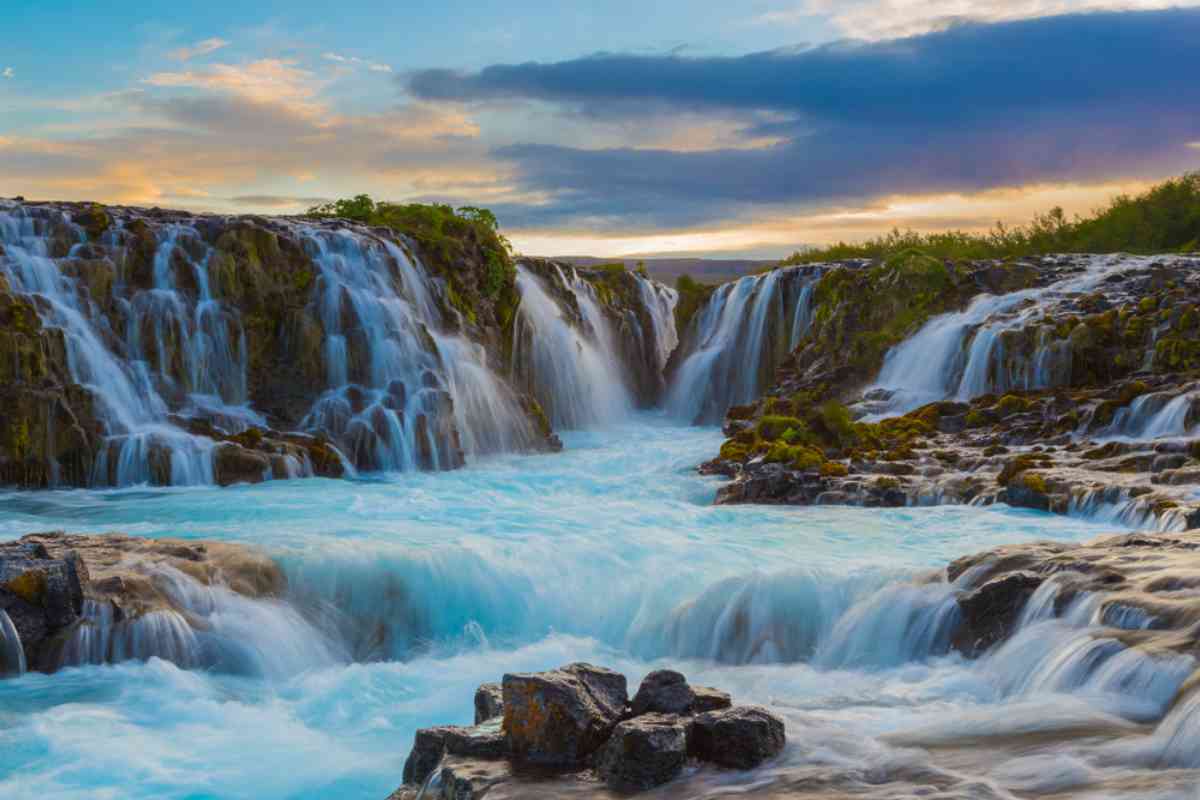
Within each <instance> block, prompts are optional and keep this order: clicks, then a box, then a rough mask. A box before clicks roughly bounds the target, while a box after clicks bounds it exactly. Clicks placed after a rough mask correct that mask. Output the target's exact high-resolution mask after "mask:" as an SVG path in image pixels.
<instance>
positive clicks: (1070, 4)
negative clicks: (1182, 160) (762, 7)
mask: <svg viewBox="0 0 1200 800" xmlns="http://www.w3.org/2000/svg"><path fill="white" fill-rule="evenodd" d="M1192 5H1200V3H1197V2H1195V0H941V2H929V0H802V2H800V3H798V4H796V5H793V6H791V7H789V8H783V9H776V10H774V11H767V12H764V13H762V14H759V15H758V16H756V17H754V18H753V20H752V22H754V23H757V24H761V25H788V24H796V23H807V22H811V21H812V20H813V19H814V18H825V19H828V20H829V21H830V22H832V23H833V25H834V26H835V27H836V28H838V29H839V30H840V31H841V32H842V33H843V34H845V35H846V36H850V37H854V38H856V39H887V38H895V37H897V36H911V35H914V34H920V33H928V32H930V31H936V30H942V29H945V28H947V27H949V26H951V25H955V24H962V23H964V22H1007V21H1012V20H1019V19H1030V18H1036V17H1048V16H1052V15H1060V14H1068V13H1078V12H1082V11H1133V10H1141V11H1148V10H1156V9H1165V8H1174V7H1181V6H1192Z"/></svg>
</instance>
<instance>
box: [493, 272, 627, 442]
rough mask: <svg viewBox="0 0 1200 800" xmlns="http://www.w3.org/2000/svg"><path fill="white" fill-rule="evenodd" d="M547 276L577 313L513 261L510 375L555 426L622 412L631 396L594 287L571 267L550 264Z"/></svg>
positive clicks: (574, 425)
mask: <svg viewBox="0 0 1200 800" xmlns="http://www.w3.org/2000/svg"><path fill="white" fill-rule="evenodd" d="M551 278H552V279H553V280H554V282H555V286H554V289H557V290H558V291H560V292H566V293H568V294H569V296H570V297H571V298H572V299H573V300H574V304H575V306H576V307H577V308H578V310H579V317H578V318H577V319H568V318H567V316H566V312H564V309H563V307H562V306H561V305H560V304H559V303H558V302H555V300H554V299H553V298H552V297H551V296H550V294H549V293H548V287H546V286H545V285H544V284H543V282H542V279H541V278H539V277H538V276H537V275H535V274H534V273H533V272H532V271H531V270H530V269H529V268H528V267H527V266H524V265H518V266H517V289H518V291H519V292H520V295H521V304H520V306H519V307H518V309H517V314H516V320H515V322H514V324H513V339H512V360H513V378H514V380H515V381H516V382H517V383H518V384H519V385H522V386H524V387H526V388H527V390H528V391H529V392H530V393H531V394H533V395H534V396H535V397H536V398H537V399H538V402H539V403H541V405H542V407H543V408H544V409H545V411H546V414H547V415H548V416H549V418H550V421H551V423H552V424H553V425H554V426H555V427H562V428H586V427H589V426H593V425H598V424H602V423H609V422H613V421H616V420H618V419H621V418H623V417H625V416H626V415H628V413H629V412H630V411H631V410H632V408H633V398H632V396H631V394H630V391H629V387H628V386H627V384H626V381H625V379H624V377H623V376H622V375H621V372H620V371H619V369H618V367H619V363H620V362H619V359H618V357H617V355H616V350H615V345H614V340H613V335H612V331H611V329H610V327H609V324H608V319H607V317H606V316H605V315H604V313H603V312H602V311H601V310H600V306H599V302H598V300H597V298H596V294H595V290H594V289H593V288H592V286H591V285H590V284H589V283H588V282H587V281H585V280H583V279H582V278H580V277H579V274H578V272H577V271H576V270H575V269H574V268H569V272H566V271H564V270H563V269H562V268H561V267H559V266H558V265H554V273H553V275H552V276H551Z"/></svg>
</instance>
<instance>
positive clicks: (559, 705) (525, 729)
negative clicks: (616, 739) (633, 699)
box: [502, 664, 628, 767]
mask: <svg viewBox="0 0 1200 800" xmlns="http://www.w3.org/2000/svg"><path fill="white" fill-rule="evenodd" d="M502 686H503V695H504V731H505V733H506V734H507V736H508V744H509V748H510V750H511V752H512V755H513V757H514V758H516V759H518V760H521V761H526V762H529V763H532V764H543V765H548V766H563V767H569V766H578V765H579V764H582V763H583V761H584V759H586V758H587V757H588V756H590V755H591V754H592V753H594V752H595V751H596V750H597V749H599V748H600V746H601V745H602V744H604V742H605V740H607V739H608V737H609V735H610V734H611V733H612V730H613V728H615V727H616V725H617V723H618V722H619V721H620V720H621V717H622V716H623V715H624V713H625V706H626V704H627V702H628V693H627V689H626V685H625V676H624V675H621V674H619V673H617V672H613V671H612V670H608V669H604V668H603V667H594V666H592V665H590V664H569V665H567V666H565V667H561V668H559V669H556V670H552V671H549V672H537V673H525V674H515V675H513V674H510V675H505V676H504V680H503V681H502Z"/></svg>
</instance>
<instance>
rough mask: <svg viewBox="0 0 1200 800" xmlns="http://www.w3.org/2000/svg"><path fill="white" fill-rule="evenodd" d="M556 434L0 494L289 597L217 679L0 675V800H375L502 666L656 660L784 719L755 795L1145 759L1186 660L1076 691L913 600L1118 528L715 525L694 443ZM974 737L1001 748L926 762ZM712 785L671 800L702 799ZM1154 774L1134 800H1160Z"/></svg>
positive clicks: (691, 438)
mask: <svg viewBox="0 0 1200 800" xmlns="http://www.w3.org/2000/svg"><path fill="white" fill-rule="evenodd" d="M565 439H566V444H567V449H566V451H565V452H564V453H562V454H558V455H538V456H497V457H491V458H486V459H482V460H480V461H477V462H475V463H473V464H471V465H469V466H468V467H467V468H465V469H462V470H459V471H456V472H451V473H420V472H415V473H405V474H397V475H394V476H389V477H381V478H378V479H374V480H361V481H325V480H319V479H307V480H294V481H278V482H271V483H266V484H262V485H259V486H254V487H249V486H244V487H234V488H230V489H223V490H222V489H216V488H203V487H191V488H176V489H138V488H129V489H123V490H108V491H83V490H75V491H62V492H41V493H7V494H3V495H0V537H3V538H6V539H7V538H16V537H17V536H19V535H21V534H24V533H28V532H30V531H34V530H48V529H66V530H70V531H74V532H101V531H125V532H128V533H132V534H135V535H144V536H175V537H186V538H196V539H210V540H229V541H237V542H245V543H249V544H254V545H257V546H259V547H262V548H265V549H266V550H267V551H269V552H270V553H271V554H272V555H273V556H275V557H276V558H277V559H278V560H279V561H280V563H281V564H282V565H283V566H284V568H285V571H286V572H287V574H288V577H289V585H290V589H289V597H288V603H287V604H284V603H274V602H270V603H268V602H265V601H255V602H256V603H258V605H259V606H261V608H259V609H258V610H257V611H256V612H255V615H256V616H254V617H253V619H254V620H255V621H254V622H253V624H246V625H243V626H242V628H241V629H239V630H240V634H239V635H241V636H243V637H247V638H253V639H256V640H257V642H256V645H255V646H256V647H257V648H258V650H257V651H256V652H257V654H258V655H257V656H254V657H251V656H247V658H246V660H245V661H244V662H241V663H239V664H238V665H236V666H235V667H233V668H230V669H228V670H222V669H207V670H183V669H180V668H178V667H176V666H174V665H173V664H170V663H167V662H165V661H161V660H159V659H151V660H150V661H148V662H125V663H121V664H118V665H110V666H89V667H82V668H70V669H66V670H64V671H62V672H60V673H58V674H55V675H51V676H47V675H42V674H36V673H29V674H26V675H24V676H22V677H20V678H17V679H12V680H7V681H0V797H4V798H14V799H15V798H39V799H40V800H46V799H48V798H68V797H78V798H103V797H107V798H209V797H212V798H255V800H267V799H268V798H334V797H336V798H341V797H347V798H360V797H361V798H377V799H378V800H382V799H383V798H384V797H385V796H386V795H387V794H388V793H389V792H390V791H391V790H392V789H394V788H395V787H396V786H397V785H398V784H399V782H400V774H401V770H402V766H403V763H404V759H405V757H406V755H407V753H408V750H409V747H410V745H411V742H412V736H413V732H414V731H415V730H416V729H417V728H418V727H422V726H427V725H432V724H442V723H469V722H470V719H471V716H472V695H473V692H474V689H475V687H476V686H477V685H478V684H479V683H481V682H484V681H488V680H497V679H498V678H499V677H500V675H501V674H502V673H503V672H505V671H514V670H536V669H544V668H549V667H553V666H557V665H559V664H562V663H566V662H569V661H573V660H588V661H592V662H595V663H600V664H605V665H609V666H612V667H614V668H617V669H620V670H622V671H623V672H625V673H626V674H627V675H628V677H629V678H630V680H631V682H634V685H636V681H638V680H640V678H641V677H642V675H643V674H644V673H645V672H647V671H648V670H650V669H652V668H655V667H661V666H666V665H672V666H676V667H678V668H680V669H681V670H682V671H684V672H685V673H686V674H687V675H688V676H689V678H691V679H693V680H694V681H696V682H699V683H704V684H709V685H716V686H720V687H723V688H725V689H728V690H730V691H732V692H733V693H734V695H735V698H736V699H737V700H739V701H756V702H762V703H766V704H769V705H771V706H772V707H774V708H776V709H777V710H779V711H780V713H782V714H784V715H785V716H786V717H787V719H788V723H789V747H788V749H787V750H786V751H785V755H784V756H783V758H782V759H781V763H779V764H776V765H774V766H772V767H771V768H770V769H769V770H766V771H764V774H762V775H758V776H752V777H750V778H746V777H743V778H741V779H740V780H742V781H743V782H747V781H748V782H749V783H751V784H752V783H753V782H754V781H764V780H765V781H768V782H769V781H770V779H771V777H772V776H776V777H777V776H778V775H779V774H780V771H783V772H787V771H789V770H791V771H792V772H793V773H794V774H796V775H800V774H804V772H805V770H809V771H811V770H813V769H820V770H825V771H826V772H829V771H832V773H831V774H834V773H836V774H838V775H842V776H843V777H845V774H847V772H848V771H849V772H853V773H854V774H855V775H858V776H859V778H855V780H860V779H861V780H863V781H868V782H870V780H877V781H878V782H880V783H886V782H887V781H894V780H900V777H897V776H901V777H903V775H908V774H909V771H911V770H918V771H920V770H926V771H928V770H934V769H936V770H948V771H950V773H952V774H954V775H959V777H963V778H966V779H971V780H974V779H975V778H978V779H979V780H980V781H982V782H983V783H982V784H980V785H984V784H986V785H987V786H990V787H993V788H995V790H996V791H997V792H1000V793H999V794H989V793H988V792H985V791H982V790H981V791H980V792H979V793H967V794H963V795H959V794H947V795H944V796H948V797H949V796H955V797H957V796H964V797H965V796H971V797H976V796H977V797H1007V796H1009V795H1008V794H1006V793H1005V792H1007V791H1008V790H1012V791H1015V792H1017V796H1026V795H1024V794H1023V793H1024V792H1026V791H1030V790H1031V787H1032V789H1035V790H1037V791H1039V792H1046V791H1050V790H1051V789H1053V790H1059V789H1069V788H1071V787H1076V786H1087V785H1090V784H1094V783H1096V782H1097V781H1102V779H1103V776H1104V774H1106V773H1105V770H1107V769H1119V767H1117V766H1114V765H1118V764H1125V765H1130V764H1132V765H1134V766H1137V765H1138V764H1142V763H1148V759H1150V757H1149V756H1146V755H1145V754H1144V753H1143V754H1140V755H1139V754H1137V753H1132V754H1131V753H1124V752H1122V754H1120V755H1119V756H1118V755H1114V754H1113V753H1112V752H1110V751H1107V750H1103V746H1104V745H1103V741H1104V740H1105V739H1108V738H1112V736H1113V735H1114V732H1117V733H1127V732H1128V731H1130V730H1136V729H1137V726H1139V725H1143V724H1145V723H1147V722H1152V721H1155V720H1157V719H1158V718H1160V717H1161V716H1162V715H1163V714H1164V713H1165V710H1166V709H1165V705H1166V703H1167V702H1168V700H1169V698H1170V697H1171V696H1172V695H1173V693H1174V689H1175V687H1176V686H1177V685H1178V683H1179V682H1180V681H1182V680H1183V677H1185V676H1186V674H1187V672H1188V670H1186V669H1185V667H1186V666H1187V665H1184V664H1179V663H1169V662H1166V661H1164V662H1161V663H1157V662H1156V663H1155V664H1154V665H1151V666H1148V667H1147V666H1144V665H1143V668H1141V671H1140V672H1138V673H1137V676H1140V681H1141V682H1140V683H1138V684H1137V685H1136V686H1134V687H1133V688H1130V686H1129V685H1127V683H1128V682H1126V683H1123V684H1121V685H1120V686H1117V685H1110V684H1097V683H1095V682H1087V681H1084V680H1083V679H1074V680H1072V679H1071V678H1070V676H1064V675H1063V674H1062V673H1063V669H1062V666H1061V665H1059V666H1058V667H1057V668H1053V666H1052V665H1049V664H1046V663H1043V662H1045V661H1046V659H1047V658H1050V659H1053V658H1059V655H1056V653H1057V651H1055V650H1054V648H1055V647H1057V646H1058V643H1061V642H1062V641H1063V640H1064V639H1065V638H1069V635H1074V634H1072V633H1071V632H1070V631H1069V630H1066V629H1065V628H1064V631H1065V632H1063V631H1057V632H1054V633H1053V635H1048V634H1046V633H1043V634H1040V635H1037V636H1032V638H1031V637H1030V636H1026V638H1027V639H1030V641H1027V642H1025V643H1024V644H1022V643H1021V642H1016V644H1017V645H1020V648H1021V649H1020V650H1019V651H1017V652H1001V653H998V654H995V655H993V656H990V657H989V658H988V659H985V660H984V661H983V662H979V663H974V664H972V663H968V662H965V661H963V660H961V659H960V658H958V657H957V656H949V655H939V653H940V652H941V651H940V650H938V648H937V646H936V643H935V642H933V641H932V639H931V638H930V637H931V636H932V635H933V634H932V633H931V631H932V628H931V626H936V621H937V618H938V615H939V614H941V613H944V608H945V599H946V597H947V593H946V590H945V588H944V587H939V586H921V585H918V584H915V583H910V582H909V579H911V578H912V577H914V576H917V575H919V574H921V573H923V572H926V571H929V570H931V569H937V568H940V567H942V566H944V565H945V564H946V562H947V561H948V560H949V559H952V558H954V557H956V556H959V555H964V554H967V553H971V552H975V551H978V550H980V549H984V548H987V547H990V546H993V545H996V544H1000V543H1014V542H1019V541H1027V540H1031V539H1037V538H1055V539H1062V540H1080V539H1086V538H1090V537H1092V536H1094V535H1096V534H1097V533H1099V532H1101V531H1103V530H1110V529H1111V526H1106V527H1104V528H1101V527H1099V526H1098V525H1096V524H1091V523H1087V522H1084V521H1080V520H1072V519H1068V518H1064V517H1054V516H1050V515H1045V514H1039V513H1036V512H1025V511H1020V512H1019V511H1013V510H1005V509H1003V508H990V509H977V508H961V507H941V508H927V509H926V508H921V509H901V510H868V509H854V508H829V507H821V508H770V507H716V506H712V505H711V500H712V497H713V494H714V491H715V487H716V485H717V483H716V482H715V481H714V480H713V479H708V478H703V477H700V476H698V475H697V474H696V472H695V471H694V466H695V464H697V463H698V462H700V461H701V460H703V459H704V458H706V457H708V456H709V455H710V454H711V453H713V452H715V450H716V449H717V447H718V445H719V442H720V433H719V432H718V431H716V430H715V429H706V428H686V427H680V426H678V425H677V424H674V423H670V422H668V421H667V420H665V419H663V418H661V417H658V416H654V415H641V416H635V417H634V418H632V419H631V420H630V421H628V422H626V423H624V424H620V425H616V426H613V427H610V428H607V429H605V430H604V431H603V432H589V433H575V434H568V435H567V436H566V437H565ZM219 616H220V614H219V613H217V614H215V615H214V622H213V624H214V627H215V629H217V630H218V632H220V631H222V630H225V629H223V628H222V627H221V626H222V625H223V624H225V623H223V622H222V621H221V620H220V619H219ZM228 624H234V621H228ZM1053 624H1056V625H1057V624H1060V623H1053ZM229 630H235V629H232V628H231V629H229ZM1030 633H1034V634H1036V633H1037V631H1032V632H1030ZM252 649H253V648H252ZM252 655H253V654H252ZM1039 659H1041V660H1042V661H1039ZM1060 660H1061V658H1060ZM1056 670H1057V671H1056ZM1135 677H1136V676H1135ZM1110 683H1111V682H1110ZM1118 683H1119V682H1118ZM1080 727H1088V728H1089V729H1092V728H1094V729H1095V730H1096V731H1097V733H1096V735H1095V736H1094V737H1092V738H1090V739H1086V740H1084V742H1085V743H1084V744H1078V745H1070V746H1067V745H1054V746H1053V747H1050V746H1045V747H1041V748H1039V747H1038V746H1037V744H1036V740H1034V739H1029V740H1028V742H1027V744H1025V745H1023V746H1021V747H1016V746H1014V745H1013V743H1012V741H1009V740H1005V739H1004V738H1003V735H1004V734H1017V733H1029V732H1034V731H1040V732H1043V733H1046V734H1047V735H1051V734H1053V732H1055V731H1062V730H1066V729H1078V728H1080ZM984 735H993V736H996V735H999V736H1000V738H999V739H996V740H995V741H993V742H991V743H989V744H988V745H986V746H982V747H979V748H976V749H975V750H974V751H972V752H974V754H975V755H974V756H971V757H968V756H964V755H961V754H958V755H950V756H945V757H942V756H939V755H938V754H939V753H940V752H941V750H940V749H939V744H938V743H939V742H942V743H944V742H945V741H946V740H948V739H949V740H956V741H957V740H966V739H970V738H971V737H976V736H984ZM1097 742H1099V743H1097ZM917 745H919V746H920V747H919V749H914V747H915V746H917ZM1098 748H1099V749H1098ZM1150 760H1152V759H1150ZM860 773H861V774H860ZM1147 774H1149V773H1147ZM1185 774H1186V773H1185ZM870 775H874V776H875V778H874V779H870V780H868V779H869V776H870ZM864 776H866V777H864ZM729 780H730V779H729V778H728V777H726V778H721V779H718V778H713V777H710V778H708V779H704V780H700V779H694V780H691V782H690V783H689V784H688V786H689V787H690V788H689V789H688V791H689V793H693V792H694V793H696V794H712V795H714V796H715V795H716V794H717V793H720V792H723V791H729V790H730V789H731V787H730V786H728V785H727V784H728V783H729ZM847 780H849V779H848V778H847ZM947 780H949V779H947ZM1147 780H1149V778H1147ZM1155 781H1158V782H1155ZM1155 781H1151V782H1150V783H1149V784H1148V788H1147V791H1148V792H1149V793H1150V795H1148V796H1161V793H1162V791H1165V790H1164V789H1163V785H1162V784H1161V780H1160V779H1158V778H1156V779H1155ZM860 782H861V781H860ZM1168 783H1169V785H1170V786H1174V785H1175V784H1176V783H1178V781H1174V782H1170V781H1169V782H1168ZM988 791H992V790H991V789H988ZM663 796H682V795H669V794H668V795H663ZM797 796H801V795H797ZM880 796H883V795H880ZM887 796H898V795H887ZM939 796H943V795H939ZM1094 796H1096V797H1103V796H1110V795H1106V794H1105V793H1103V792H1101V793H1100V794H1096V795H1094ZM1128 796H1138V795H1136V794H1130V795H1128Z"/></svg>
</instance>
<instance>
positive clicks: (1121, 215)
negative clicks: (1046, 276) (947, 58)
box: [780, 172, 1200, 266]
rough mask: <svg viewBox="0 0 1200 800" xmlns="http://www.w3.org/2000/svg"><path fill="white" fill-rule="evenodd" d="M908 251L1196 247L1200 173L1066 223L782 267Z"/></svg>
mask: <svg viewBox="0 0 1200 800" xmlns="http://www.w3.org/2000/svg"><path fill="white" fill-rule="evenodd" d="M906 250H920V251H922V252H924V253H926V254H928V255H931V256H935V257H938V258H955V259H978V258H1013V257H1019V256H1028V255H1039V254H1047V253H1114V252H1131V253H1167V252H1191V251H1195V250H1200V172H1193V173H1190V174H1188V175H1184V176H1182V177H1179V178H1175V179H1172V180H1168V181H1165V182H1163V183H1160V184H1158V185H1157V186H1155V187H1153V188H1151V189H1150V190H1148V191H1147V192H1145V193H1144V194H1141V195H1138V196H1136V197H1130V196H1129V195H1118V196H1117V197H1114V198H1113V199H1112V200H1110V201H1109V204H1108V206H1107V207H1106V208H1104V209H1101V210H1098V211H1096V212H1095V213H1093V214H1092V215H1091V216H1088V217H1079V216H1077V217H1076V218H1075V219H1074V220H1069V219H1067V218H1066V215H1065V214H1064V213H1063V210H1062V209H1061V208H1054V209H1051V210H1050V211H1049V212H1047V213H1045V214H1039V215H1038V216H1036V217H1034V219H1033V221H1032V222H1030V223H1029V224H1028V225H1021V226H1016V227H1008V226H1005V225H1004V224H1002V223H997V224H996V226H995V227H994V228H992V230H991V231H989V232H988V233H982V234H979V233H967V232H964V231H946V232H943V233H918V232H917V231H913V230H908V231H901V230H899V229H894V230H892V231H891V233H888V234H887V235H884V236H878V237H875V238H874V239H868V240H867V241H865V242H861V243H858V244H852V243H847V242H838V243H837V244H833V245H829V246H828V247H820V248H813V249H810V250H803V251H799V252H796V253H793V254H792V255H791V256H790V257H788V258H787V259H784V260H783V261H782V262H780V266H791V265H794V264H813V263H818V262H824V261H840V260H844V259H851V258H869V259H885V258H888V257H890V256H893V255H895V254H897V253H902V252H904V251H906Z"/></svg>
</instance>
